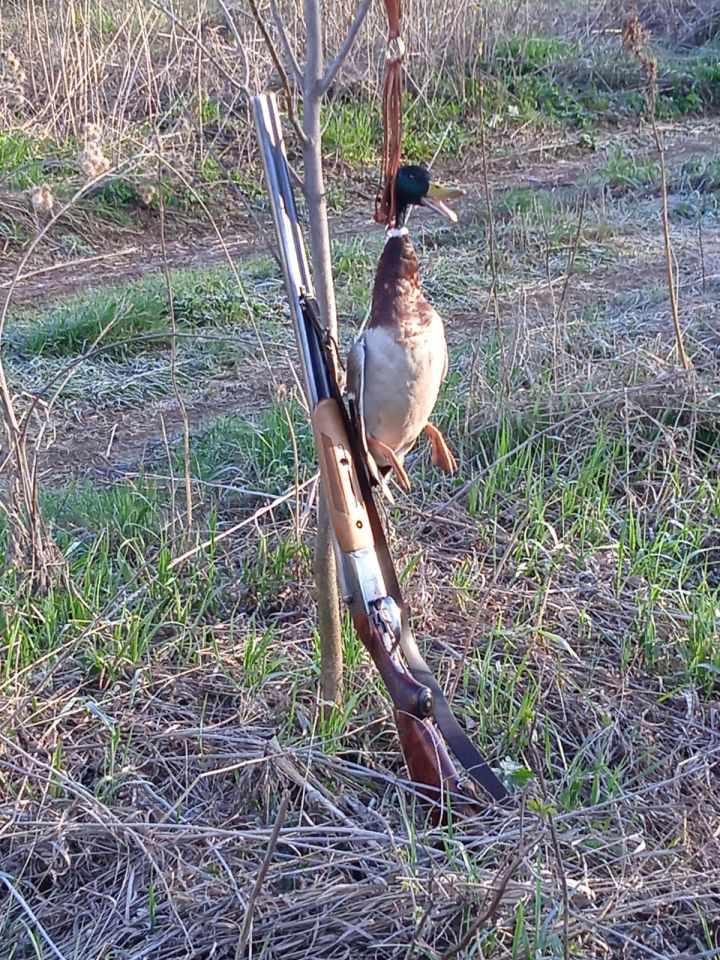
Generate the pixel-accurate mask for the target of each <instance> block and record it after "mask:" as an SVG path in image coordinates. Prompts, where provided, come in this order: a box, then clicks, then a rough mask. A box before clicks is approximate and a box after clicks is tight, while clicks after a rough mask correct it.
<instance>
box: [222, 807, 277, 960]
mask: <svg viewBox="0 0 720 960" xmlns="http://www.w3.org/2000/svg"><path fill="white" fill-rule="evenodd" d="M289 802H290V795H289V794H288V793H287V792H285V793H284V794H283V796H282V800H281V801H280V806H279V807H278V812H277V816H276V817H275V823H274V824H273V828H272V833H271V834H270V839H269V840H268V845H267V850H266V851H265V857H264V858H263V862H262V864H261V865H260V869H259V870H258V875H257V879H256V880H255V886H254V887H253V889H252V893H251V894H250V899H249V900H248V905H247V907H246V909H245V919H244V920H243V925H242V930H241V931H240V939H239V940H238V945H237V949H236V950H235V960H240V957H242V956H243V955H244V953H245V947H246V946H247V941H248V937H249V936H250V925H251V923H252V915H253V910H254V909H255V903H256V901H257V898H258V896H259V895H260V890H261V889H262V885H263V883H264V882H265V877H266V876H267V872H268V870H269V869H270V861H271V860H272V858H273V854H274V853H275V848H276V847H277V842H278V838H279V837H280V831H281V830H282V828H283V824H284V823H285V816H286V814H287V808H288V804H289Z"/></svg>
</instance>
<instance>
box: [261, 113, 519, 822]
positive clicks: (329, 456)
mask: <svg viewBox="0 0 720 960" xmlns="http://www.w3.org/2000/svg"><path fill="white" fill-rule="evenodd" d="M252 106H253V114H254V118H255V125H256V128H257V134H258V140H259V144H260V153H261V157H262V163H263V169H264V172H265V179H266V183H267V188H268V195H269V199H270V208H271V212H272V218H273V223H274V227H275V236H276V240H277V246H278V251H279V260H280V264H281V267H282V272H283V277H284V281H285V287H286V291H287V297H288V302H289V305H290V314H291V317H292V323H293V328H294V331H295V337H296V341H297V346H298V352H299V354H300V361H301V366H302V372H303V380H304V386H305V394H306V399H307V402H308V409H309V410H310V415H311V419H312V427H313V435H314V439H315V448H316V452H317V458H318V463H319V467H320V476H321V481H322V484H323V488H324V491H325V496H326V499H327V504H328V511H329V515H330V521H331V529H332V539H333V546H334V550H335V555H336V557H337V561H338V564H337V565H338V575H339V580H340V584H341V588H342V595H343V600H344V602H345V604H346V605H347V607H348V609H349V612H350V615H351V617H352V622H353V625H354V628H355V630H356V632H357V635H358V637H359V638H360V640H361V642H362V643H363V645H364V646H365V648H366V649H367V651H368V652H369V654H370V656H371V658H372V660H373V663H374V664H375V666H376V668H377V670H378V672H379V673H380V676H381V677H382V679H383V682H384V683H385V686H386V687H387V690H388V693H389V694H390V697H391V699H392V701H393V705H394V716H395V722H396V725H397V730H398V735H399V739H400V745H401V748H402V752H403V756H404V758H405V763H406V766H407V769H408V772H409V774H410V777H411V779H412V780H413V782H414V783H415V785H416V787H417V790H418V793H419V794H420V795H421V796H422V797H423V798H424V800H425V801H426V802H427V804H428V805H429V806H430V808H431V815H432V819H433V821H434V822H435V823H438V822H440V820H446V819H447V816H448V814H449V812H450V810H452V811H453V812H454V813H458V812H459V813H461V814H466V815H472V814H474V813H476V812H478V810H479V809H481V808H480V806H479V802H478V797H477V795H474V796H473V795H472V792H471V793H468V790H467V788H468V787H469V786H470V783H469V782H468V780H467V778H464V779H463V780H462V781H461V778H460V775H459V774H458V771H457V769H456V767H455V764H454V763H453V760H452V759H451V757H450V752H449V751H452V753H453V755H454V756H455V758H456V760H457V761H458V762H459V763H460V765H461V766H462V767H464V768H465V770H466V771H467V773H468V775H469V778H470V780H471V781H473V782H474V783H475V784H476V785H477V786H479V787H481V788H482V790H484V791H485V793H486V794H488V795H489V797H490V798H492V799H493V800H495V801H498V802H501V801H504V800H506V799H507V797H508V792H507V790H506V789H505V786H504V785H503V784H502V782H501V781H500V780H499V779H498V778H497V777H496V776H495V774H494V773H493V771H492V770H491V768H490V766H489V765H488V764H487V762H486V761H485V760H484V759H483V757H482V756H481V754H480V753H479V752H478V750H477V748H476V747H475V746H474V744H473V743H472V742H471V741H470V739H469V738H468V737H467V735H466V734H465V732H464V731H463V729H462V727H461V726H460V724H459V723H458V721H457V720H456V719H455V717H454V716H453V714H452V711H451V709H450V706H449V704H448V702H447V700H446V698H445V696H444V694H443V692H442V689H441V687H440V685H439V684H438V682H437V680H436V679H435V677H434V676H433V674H432V673H431V671H430V668H429V667H428V665H427V664H426V663H425V661H424V659H423V658H422V655H421V654H420V651H419V649H418V647H417V644H416V643H415V639H414V637H413V635H412V632H411V629H410V616H409V610H408V607H407V604H406V603H405V601H404V600H403V597H402V594H401V592H400V586H399V583H398V579H397V575H396V572H395V568H394V565H393V562H392V558H391V556H390V551H389V549H388V545H387V540H386V538H385V532H384V529H383V526H382V522H381V520H380V517H379V514H378V511H377V508H376V505H375V500H374V496H373V492H372V481H371V478H370V477H369V475H368V472H367V469H366V467H365V460H364V458H363V456H362V451H361V446H360V442H359V436H358V431H357V425H356V422H355V420H354V419H353V416H352V415H351V412H349V411H348V409H347V408H346V406H345V403H344V401H343V398H342V394H341V391H340V387H339V385H338V377H337V374H336V371H337V362H338V361H337V356H336V347H335V345H334V343H332V342H331V340H330V338H329V337H328V336H327V333H326V330H325V328H324V326H323V324H322V318H321V317H320V312H319V308H318V304H317V301H316V300H315V297H314V295H313V285H312V279H311V275H310V270H309V267H308V261H307V256H306V252H305V245H304V242H303V236H302V232H301V229H300V223H299V220H298V215H297V209H296V206H295V198H294V194H293V190H292V184H291V181H290V175H289V170H288V165H287V160H286V155H285V149H284V143H283V137H282V129H281V126H280V117H279V114H278V110H277V102H276V99H275V96H274V95H273V94H263V95H260V96H255V97H253V99H252Z"/></svg>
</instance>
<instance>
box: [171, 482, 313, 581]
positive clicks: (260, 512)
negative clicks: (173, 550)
mask: <svg viewBox="0 0 720 960" xmlns="http://www.w3.org/2000/svg"><path fill="white" fill-rule="evenodd" d="M317 476H318V474H314V475H313V476H312V477H310V479H309V480H306V481H305V482H304V483H302V484H300V490H304V489H305V488H306V487H309V486H310V484H311V483H313V482H314V481H315V479H316V477H317ZM296 493H297V491H296V489H295V485H294V484H293V486H292V487H291V488H290V489H289V490H288V491H287V492H286V493H283V494H282V495H281V496H279V497H275V499H274V500H271V501H270V503H266V504H265V506H264V507H259V508H258V509H257V510H256V511H255V512H254V513H253V514H252V516H250V517H246V518H245V519H244V520H241V521H240V523H236V524H235V525H234V526H232V527H229V528H228V529H227V530H223V532H222V533H218V534H216V535H215V536H214V537H211V538H210V539H209V540H204V541H203V542H202V543H199V544H198V545H197V546H196V547H193V548H192V550H187V551H186V552H185V553H182V554H180V556H179V557H175V559H174V560H172V561H171V562H170V563H169V564H168V570H174V569H175V567H177V566H179V565H180V564H181V563H184V562H185V561H186V560H189V559H190V557H194V556H195V555H196V554H198V553H201V552H202V551H203V550H207V548H208V547H212V546H214V544H216V543H219V542H220V541H221V540H225V539H226V538H227V537H231V536H232V535H233V534H234V533H237V532H238V530H242V529H243V527H248V526H250V524H251V523H254V522H255V521H256V520H258V519H259V518H260V517H262V516H264V515H265V514H266V513H270V512H271V511H272V510H274V509H275V508H276V507H279V506H281V504H283V503H287V501H288V500H292V499H293V498H294V497H295V496H296Z"/></svg>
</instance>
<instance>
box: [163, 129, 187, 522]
mask: <svg viewBox="0 0 720 960" xmlns="http://www.w3.org/2000/svg"><path fill="white" fill-rule="evenodd" d="M158 142H159V141H158ZM161 174H162V156H161V155H160V152H158V170H157V178H158V197H159V198H160V251H161V256H162V269H163V276H164V277H165V288H166V290H167V297H168V314H169V316H170V329H171V331H172V337H171V340H170V382H171V384H172V389H173V394H174V395H175V400H176V402H177V405H178V409H179V411H180V418H181V420H182V425H183V469H184V474H185V510H186V514H185V530H186V532H187V533H188V534H189V533H190V531H191V530H192V523H193V499H192V481H191V477H190V418H189V417H188V412H187V407H186V406H185V401H184V400H183V398H182V394H181V393H180V386H179V385H178V379H177V319H176V317H175V300H174V298H173V289H172V281H171V280H170V266H169V264H168V257H167V244H166V242H165V201H164V199H163V192H162V182H161V181H162V177H161ZM170 467H172V464H170ZM170 473H171V474H172V469H171V470H170Z"/></svg>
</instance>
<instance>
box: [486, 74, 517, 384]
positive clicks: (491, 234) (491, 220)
mask: <svg viewBox="0 0 720 960" xmlns="http://www.w3.org/2000/svg"><path fill="white" fill-rule="evenodd" d="M484 99H485V89H484V87H483V88H482V89H481V91H480V155H481V158H482V169H483V186H484V189H485V203H486V205H487V212H488V245H489V248H490V270H491V272H492V301H493V310H494V313H495V330H496V333H497V339H498V354H499V359H500V373H501V376H502V382H503V392H504V394H505V396H506V397H509V396H510V377H509V374H508V369H507V366H506V362H505V348H504V346H503V338H502V325H501V323H500V301H499V296H500V295H499V290H498V268H497V257H496V247H495V217H494V215H493V208H492V196H491V194H490V180H489V178H488V161H487V148H486V144H485V110H484V105H483V101H484Z"/></svg>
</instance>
